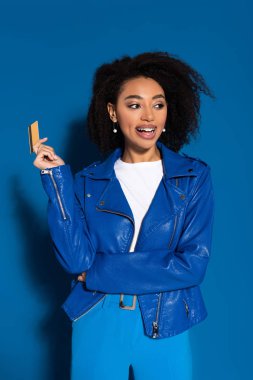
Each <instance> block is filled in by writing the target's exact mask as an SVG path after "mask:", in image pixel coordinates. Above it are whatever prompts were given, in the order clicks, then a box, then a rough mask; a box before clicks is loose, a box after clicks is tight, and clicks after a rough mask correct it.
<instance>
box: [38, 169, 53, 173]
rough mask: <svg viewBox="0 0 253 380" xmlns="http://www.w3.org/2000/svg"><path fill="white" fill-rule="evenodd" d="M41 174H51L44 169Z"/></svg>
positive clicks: (48, 170)
mask: <svg viewBox="0 0 253 380" xmlns="http://www.w3.org/2000/svg"><path fill="white" fill-rule="evenodd" d="M40 172H41V174H51V170H50V169H42V170H41V171H40Z"/></svg>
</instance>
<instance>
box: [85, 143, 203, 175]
mask: <svg viewBox="0 0 253 380" xmlns="http://www.w3.org/2000/svg"><path fill="white" fill-rule="evenodd" d="M156 145H157V147H158V149H159V150H160V152H161V157H162V164H163V171H164V178H165V180H168V179H170V178H173V177H180V176H189V175H190V176H195V175H197V174H198V166H195V165H193V164H192V161H191V160H189V159H188V158H186V157H184V156H182V155H180V154H179V153H176V152H174V151H173V150H171V149H170V148H168V147H166V146H165V145H164V144H163V143H161V142H160V141H157V143H156ZM122 153H123V152H122V149H121V148H116V149H115V150H114V151H113V152H112V153H111V154H110V155H109V157H107V158H106V159H105V160H104V161H103V162H101V163H98V164H97V165H90V166H89V167H87V168H84V169H83V170H82V171H81V175H85V176H88V177H90V178H93V179H113V178H115V177H116V174H115V171H114V163H115V161H116V160H117V159H118V158H119V157H121V156H122Z"/></svg>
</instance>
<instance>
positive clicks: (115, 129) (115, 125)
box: [112, 122, 118, 133]
mask: <svg viewBox="0 0 253 380" xmlns="http://www.w3.org/2000/svg"><path fill="white" fill-rule="evenodd" d="M117 126H118V124H117V122H114V123H113V130H112V131H113V132H114V133H117V132H118V130H117V128H116V127H117Z"/></svg>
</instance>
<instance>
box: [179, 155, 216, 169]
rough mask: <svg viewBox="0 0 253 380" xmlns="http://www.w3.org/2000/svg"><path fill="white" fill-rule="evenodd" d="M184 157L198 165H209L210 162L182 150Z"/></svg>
mask: <svg viewBox="0 0 253 380" xmlns="http://www.w3.org/2000/svg"><path fill="white" fill-rule="evenodd" d="M181 154H182V156H183V157H185V158H186V159H187V160H189V161H191V162H192V163H195V164H196V165H200V166H202V167H203V166H209V165H208V163H207V162H206V161H204V160H202V159H200V158H199V157H195V156H189V155H188V154H186V153H184V152H182V153H181Z"/></svg>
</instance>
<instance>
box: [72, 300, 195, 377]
mask: <svg viewBox="0 0 253 380" xmlns="http://www.w3.org/2000/svg"><path fill="white" fill-rule="evenodd" d="M132 298H133V297H132V296H131V295H124V301H123V302H124V304H125V305H131V303H132ZM130 366H131V367H132V370H133V377H132V376H130V377H129V367H130ZM81 379H82V380H109V379H110V380H128V379H134V380H163V379H164V380H165V379H166V380H191V379H192V354H191V348H190V342H189V331H188V330H187V331H184V332H183V333H181V334H178V335H175V336H173V337H169V338H163V339H152V338H149V337H148V336H146V335H144V327H143V322H142V317H141V312H140V308H139V304H138V299H137V303H136V309H135V310H126V309H121V308H120V307H119V295H118V294H107V295H106V297H105V298H104V299H103V300H102V301H100V302H99V303H98V304H97V305H95V306H94V307H93V308H92V309H91V310H90V311H88V312H87V313H86V314H85V315H83V316H82V317H81V318H80V319H78V320H76V321H75V322H73V324H72V364H71V380H81Z"/></svg>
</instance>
